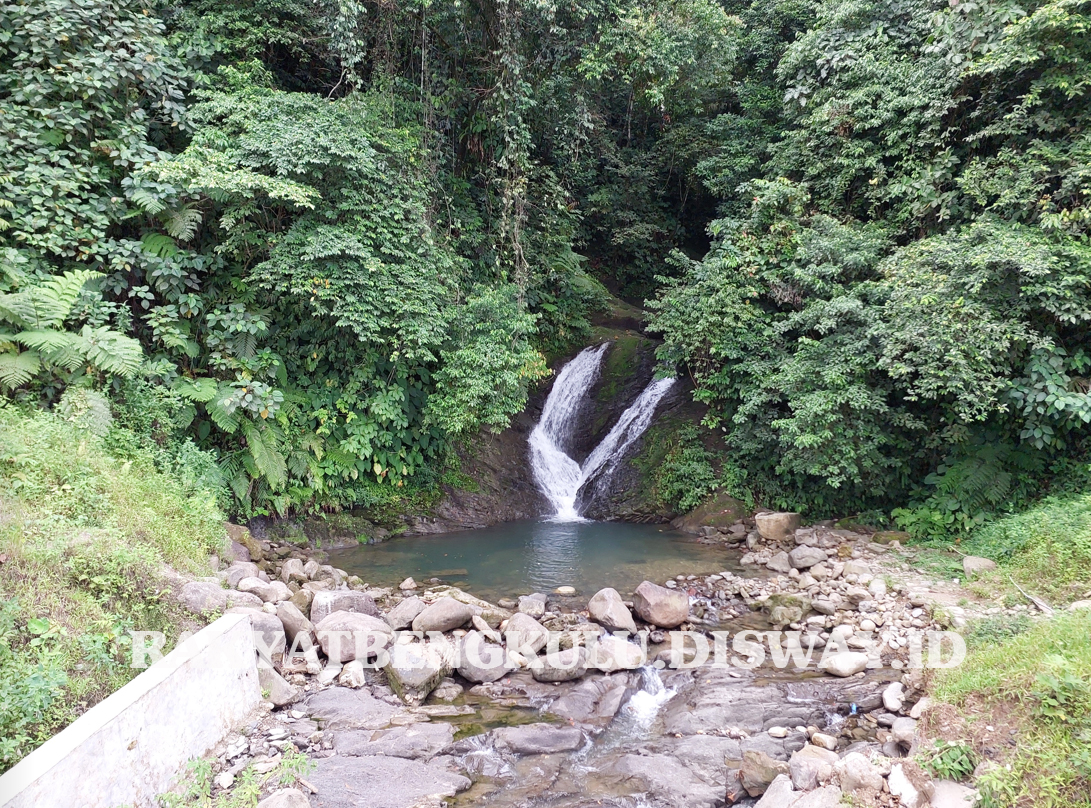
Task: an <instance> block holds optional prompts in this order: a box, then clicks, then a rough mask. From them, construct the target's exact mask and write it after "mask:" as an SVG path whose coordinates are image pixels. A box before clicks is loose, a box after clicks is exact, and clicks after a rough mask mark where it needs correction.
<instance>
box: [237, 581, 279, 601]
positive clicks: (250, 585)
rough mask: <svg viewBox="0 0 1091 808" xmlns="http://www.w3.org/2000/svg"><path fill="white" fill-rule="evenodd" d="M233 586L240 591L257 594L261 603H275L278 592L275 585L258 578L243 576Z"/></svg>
mask: <svg viewBox="0 0 1091 808" xmlns="http://www.w3.org/2000/svg"><path fill="white" fill-rule="evenodd" d="M235 588H236V589H238V590H239V591H240V592H247V593H249V594H251V595H257V596H258V597H259V598H261V601H262V603H276V602H277V595H278V594H279V590H277V588H276V587H274V586H273V585H272V584H270V583H267V582H266V581H263V580H261V579H260V578H243V579H242V580H241V581H239V582H238V583H237V584H235Z"/></svg>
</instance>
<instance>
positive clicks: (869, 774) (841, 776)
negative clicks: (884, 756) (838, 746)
mask: <svg viewBox="0 0 1091 808" xmlns="http://www.w3.org/2000/svg"><path fill="white" fill-rule="evenodd" d="M835 757H836V756H835ZM833 768H834V771H836V772H837V778H838V780H840V781H841V790H842V791H844V792H845V793H846V794H854V793H856V792H857V791H864V790H869V791H873V792H875V793H878V792H880V791H882V790H883V773H882V772H881V771H879V769H878V768H877V767H876V766H874V765H872V763H871V761H870V760H868V759H867V758H866V757H864V756H863V755H862V754H860V753H859V752H849V754H847V755H845V756H844V757H843V758H842V759H841V760H839V761H837V762H836V763H835V765H834V767H833Z"/></svg>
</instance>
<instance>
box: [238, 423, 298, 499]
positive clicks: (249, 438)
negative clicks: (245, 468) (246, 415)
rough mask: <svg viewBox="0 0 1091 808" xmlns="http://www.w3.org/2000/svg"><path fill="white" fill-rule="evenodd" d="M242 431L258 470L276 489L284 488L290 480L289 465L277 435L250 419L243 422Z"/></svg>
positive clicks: (271, 486) (270, 485)
mask: <svg viewBox="0 0 1091 808" xmlns="http://www.w3.org/2000/svg"><path fill="white" fill-rule="evenodd" d="M242 432H243V435H245V437H246V445H247V446H248V447H249V448H250V454H251V456H252V457H253V458H254V465H255V466H256V467H257V470H258V472H259V473H260V474H261V476H262V477H264V478H265V480H266V482H268V484H269V487H270V488H272V489H273V490H274V491H278V490H280V489H281V488H283V487H284V484H285V483H286V482H287V481H288V467H287V463H286V462H285V459H284V455H283V454H281V453H280V451H279V450H278V449H277V446H276V437H275V435H273V434H272V432H271V431H270V430H268V429H261V428H260V427H258V426H257V425H256V424H254V423H253V422H252V421H249V420H244V421H243V422H242Z"/></svg>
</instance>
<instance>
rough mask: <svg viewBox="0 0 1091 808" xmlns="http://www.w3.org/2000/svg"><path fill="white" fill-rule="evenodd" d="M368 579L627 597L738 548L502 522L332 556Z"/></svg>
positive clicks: (592, 525) (648, 532) (624, 529)
mask: <svg viewBox="0 0 1091 808" xmlns="http://www.w3.org/2000/svg"><path fill="white" fill-rule="evenodd" d="M330 555H331V563H332V564H333V565H334V566H337V567H340V568H341V569H344V570H346V571H348V572H349V573H351V574H354V575H359V576H360V577H361V578H363V579H364V580H365V581H367V582H368V583H369V584H373V585H391V584H395V585H396V584H398V583H399V582H401V581H402V580H403V579H405V578H406V577H409V576H412V577H413V578H415V579H416V580H417V581H418V582H422V581H428V579H430V578H441V579H442V580H443V581H444V582H445V583H450V584H453V585H455V586H459V587H461V588H463V589H465V590H466V591H468V592H471V593H473V594H474V595H476V596H477V597H481V598H485V599H488V600H495V599H497V598H501V597H511V596H512V595H517V594H527V593H530V592H550V591H552V590H553V589H555V588H556V587H558V586H572V587H575V588H576V591H577V594H578V595H582V596H583V597H590V596H591V595H592V594H594V593H595V592H596V591H597V590H598V589H601V588H602V587H604V586H612V587H614V588H615V589H617V590H618V591H619V592H620V593H621V594H622V595H623V596H628V595H629V594H630V593H632V591H633V589H635V588H636V586H637V585H638V584H639V583H640V582H641V581H643V580H645V579H647V580H651V581H657V582H660V583H662V582H663V581H664V580H666V579H667V578H670V577H673V576H675V575H680V574H683V573H686V574H700V573H712V572H720V571H722V570H731V571H733V572H738V571H739V566H738V558H739V554H738V553H737V552H731V551H727V550H724V548H723V547H722V546H718V545H708V544H702V543H700V542H698V541H695V540H694V539H693V537H691V536H687V535H685V534H683V533H679V532H677V531H674V530H671V529H670V528H669V527H667V526H666V525H641V524H632V523H629V522H549V521H527V522H508V523H506V524H502V525H497V526H495V527H490V528H484V529H481V530H466V531H459V532H457V533H447V534H443V535H439V536H411V537H399V538H395V539H391V540H389V541H386V542H383V543H381V544H369V545H362V546H360V547H353V548H350V549H347V550H337V551H334V552H332V553H331V554H330Z"/></svg>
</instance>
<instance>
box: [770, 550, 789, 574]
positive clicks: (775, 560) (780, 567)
mask: <svg viewBox="0 0 1091 808" xmlns="http://www.w3.org/2000/svg"><path fill="white" fill-rule="evenodd" d="M765 566H766V568H768V569H771V570H772V571H773V572H779V573H781V574H783V575H787V574H788V572H789V571H790V570H791V569H792V562H791V561H789V560H788V553H787V552H786V551H784V550H781V551H780V552H779V553H777V554H776V555H775V556H773V557H772V558H770V559H769V562H768V563H767V564H766V565H765Z"/></svg>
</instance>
